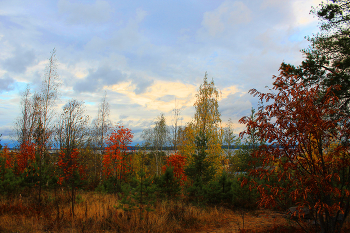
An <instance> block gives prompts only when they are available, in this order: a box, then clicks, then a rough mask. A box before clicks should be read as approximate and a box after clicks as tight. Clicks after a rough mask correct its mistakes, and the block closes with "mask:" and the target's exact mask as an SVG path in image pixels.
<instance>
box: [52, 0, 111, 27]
mask: <svg viewBox="0 0 350 233" xmlns="http://www.w3.org/2000/svg"><path fill="white" fill-rule="evenodd" d="M57 6H58V10H59V12H60V13H61V14H63V15H65V16H66V18H67V22H68V23H71V24H79V23H83V24H89V23H103V22H106V21H107V20H108V19H110V16H111V13H112V8H111V6H110V4H109V3H108V2H107V1H103V0H97V1H96V2H95V3H93V4H84V3H72V1H68V0H59V1H58V4H57Z"/></svg>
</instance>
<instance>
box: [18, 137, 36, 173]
mask: <svg viewBox="0 0 350 233" xmlns="http://www.w3.org/2000/svg"><path fill="white" fill-rule="evenodd" d="M34 160H35V144H34V143H31V142H24V143H22V144H21V147H20V152H19V154H17V165H18V172H19V173H22V172H23V171H24V169H26V168H27V167H28V165H29V162H30V161H34Z"/></svg>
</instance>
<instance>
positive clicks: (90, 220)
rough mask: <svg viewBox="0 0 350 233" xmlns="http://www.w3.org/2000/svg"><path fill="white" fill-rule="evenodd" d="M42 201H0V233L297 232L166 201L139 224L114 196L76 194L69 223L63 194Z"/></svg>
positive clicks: (268, 214) (279, 217) (249, 215)
mask: <svg viewBox="0 0 350 233" xmlns="http://www.w3.org/2000/svg"><path fill="white" fill-rule="evenodd" d="M43 196H44V197H43V200H42V204H41V206H39V205H37V203H38V202H37V200H36V199H35V198H34V197H33V195H28V196H23V195H17V196H12V197H6V198H5V197H1V200H0V232H203V233H204V232H241V233H243V232H259V233H262V232H302V231H301V229H300V228H299V227H298V226H297V225H296V224H295V223H293V222H291V221H289V220H288V219H286V218H285V217H284V216H283V214H281V213H277V212H273V211H268V210H254V211H246V210H230V209H226V208H222V207H220V208H217V207H197V206H193V205H191V204H185V203H183V202H172V201H168V202H167V201H162V202H158V203H157V204H156V205H155V207H154V210H153V211H150V212H147V211H145V212H144V214H143V218H142V219H140V215H139V214H140V212H139V210H135V211H128V212H126V211H123V210H121V209H117V208H116V206H117V205H118V198H117V196H116V195H113V194H101V193H94V192H86V193H80V194H78V197H77V199H76V206H75V218H74V219H73V218H72V215H71V203H70V200H69V197H68V193H66V192H64V191H62V190H60V191H59V192H56V194H54V193H53V192H50V193H44V195H43ZM348 225H349V224H348ZM345 229H349V226H347V227H346V228H345Z"/></svg>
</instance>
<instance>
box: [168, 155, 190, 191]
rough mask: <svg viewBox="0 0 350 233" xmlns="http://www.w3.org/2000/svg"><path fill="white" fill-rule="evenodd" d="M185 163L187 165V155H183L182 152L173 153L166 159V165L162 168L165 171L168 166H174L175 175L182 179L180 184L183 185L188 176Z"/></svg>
mask: <svg viewBox="0 0 350 233" xmlns="http://www.w3.org/2000/svg"><path fill="white" fill-rule="evenodd" d="M185 165H186V158H185V156H182V155H180V154H177V153H175V154H172V155H170V156H169V157H167V159H166V165H165V166H163V168H162V170H163V172H165V170H166V168H167V167H173V168H174V170H173V172H174V176H175V177H176V178H177V179H179V180H180V184H181V185H183V184H184V182H185V181H186V180H187V176H186V174H185V170H184V168H185Z"/></svg>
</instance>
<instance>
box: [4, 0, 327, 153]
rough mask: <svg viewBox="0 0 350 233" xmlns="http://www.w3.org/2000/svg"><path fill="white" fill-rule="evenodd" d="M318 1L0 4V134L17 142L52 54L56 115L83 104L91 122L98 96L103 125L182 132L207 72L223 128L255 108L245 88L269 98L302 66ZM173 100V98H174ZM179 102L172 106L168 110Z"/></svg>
mask: <svg viewBox="0 0 350 233" xmlns="http://www.w3.org/2000/svg"><path fill="white" fill-rule="evenodd" d="M320 2H321V1H320V0H242V1H237V0H201V1H199V0H176V1H175V0H167V1H161V0H157V1H156V0H147V1H144V0H130V1H121V0H106V1H105V0H84V1H82V0H81V1H77V0H58V1H55V0H51V1H46V0H31V1H24V0H22V1H19V0H11V1H6V0H0V51H1V53H0V134H2V137H1V139H2V141H1V143H2V144H6V143H8V144H9V145H10V146H11V145H12V144H11V140H15V134H14V131H13V129H14V124H15V121H16V119H18V117H19V116H20V111H21V108H20V99H21V93H23V91H24V90H25V88H26V87H27V85H29V86H30V89H31V91H32V92H35V91H38V90H39V88H40V85H41V82H42V80H43V78H44V75H45V67H47V65H48V61H49V60H48V59H49V57H50V54H51V52H52V50H53V49H55V50H56V59H57V62H56V63H57V72H58V75H59V79H60V81H61V86H60V88H59V93H60V98H59V100H58V101H57V105H56V111H57V114H60V111H61V110H62V107H63V106H64V104H65V103H66V102H67V101H69V100H70V99H76V100H79V101H84V103H85V104H84V106H85V110H86V114H87V115H89V118H90V121H92V120H93V119H94V118H96V117H97V111H98V105H99V103H100V102H101V100H102V98H103V96H104V94H105V93H106V95H107V101H108V102H109V105H110V120H111V121H112V123H113V124H114V125H116V124H120V125H124V126H125V127H128V128H130V129H131V130H132V132H134V144H135V143H139V142H141V141H142V140H141V138H140V134H141V132H142V130H144V129H147V128H150V127H152V126H153V125H154V121H155V120H156V118H157V117H158V116H159V115H160V114H161V113H163V114H164V115H165V117H166V120H167V124H168V125H171V124H172V123H173V109H174V108H175V105H176V108H178V109H180V117H181V120H180V124H182V125H183V126H184V125H186V123H187V122H189V121H191V119H192V118H193V116H194V107H193V104H194V102H195V94H196V92H197V90H198V88H199V86H200V84H201V83H202V82H203V78H204V75H205V72H207V73H208V79H209V80H211V79H213V80H214V83H215V86H216V87H217V89H218V90H219V91H220V92H221V96H220V99H219V110H220V112H221V119H222V124H223V126H225V124H226V122H227V121H228V119H229V118H231V120H232V122H233V123H234V132H235V133H239V132H240V131H242V130H243V129H244V125H240V124H239V123H238V120H239V119H240V118H241V117H243V116H246V115H249V113H250V111H251V108H252V107H254V108H257V105H258V100H257V99H256V98H254V97H253V96H251V95H250V94H249V93H248V91H249V90H250V89H252V88H256V89H257V90H259V91H262V92H267V91H268V88H271V87H272V82H273V79H272V77H273V75H277V74H278V69H279V66H280V64H281V63H282V62H286V63H290V64H293V65H299V64H300V63H301V61H302V60H303V54H302V53H301V52H300V50H301V49H305V48H307V47H308V46H309V42H308V41H307V40H306V39H305V36H311V35H312V34H315V33H317V32H318V31H319V27H318V20H317V17H315V16H313V15H310V14H309V12H310V10H311V6H318V4H319V3H320ZM175 100H176V101H175ZM175 102H176V104H175Z"/></svg>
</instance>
